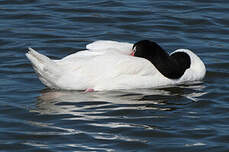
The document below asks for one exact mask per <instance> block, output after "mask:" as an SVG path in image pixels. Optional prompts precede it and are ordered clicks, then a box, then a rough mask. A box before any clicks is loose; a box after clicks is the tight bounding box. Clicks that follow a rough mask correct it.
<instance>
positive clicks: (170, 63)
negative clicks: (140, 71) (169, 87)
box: [133, 40, 191, 79]
mask: <svg viewBox="0 0 229 152" xmlns="http://www.w3.org/2000/svg"><path fill="white" fill-rule="evenodd" d="M134 47H135V48H134ZM134 47H133V48H134V49H135V50H136V52H135V54H134V56H138V57H143V58H145V59H147V60H149V61H150V62H151V63H152V64H153V65H154V66H155V67H156V68H157V70H158V71H159V72H160V73H161V74H163V75H164V76H165V77H167V78H169V79H179V78H180V77H181V76H182V75H183V74H184V72H185V71H186V69H188V68H190V65H191V59H190V57H189V55H188V54H187V53H185V52H175V53H173V54H172V55H169V54H168V53H167V52H166V51H164V50H163V49H162V48H161V47H160V46H159V45H158V44H157V43H155V42H152V41H148V40H143V41H139V42H137V43H136V44H135V45H134Z"/></svg>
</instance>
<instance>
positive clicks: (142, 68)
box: [26, 40, 206, 91]
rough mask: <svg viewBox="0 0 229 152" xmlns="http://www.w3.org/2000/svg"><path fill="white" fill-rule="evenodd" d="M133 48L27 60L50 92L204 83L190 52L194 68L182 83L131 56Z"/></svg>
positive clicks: (109, 46)
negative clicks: (57, 58)
mask: <svg viewBox="0 0 229 152" xmlns="http://www.w3.org/2000/svg"><path fill="white" fill-rule="evenodd" d="M132 47H133V44H130V43H123V42H116V41H102V40H99V41H95V42H93V43H91V44H88V45H87V46H86V48H87V50H84V51H79V52H77V53H74V54H71V55H69V56H66V57H64V58H63V59H61V60H51V59H49V58H48V57H47V56H44V55H42V54H40V53H38V52H36V51H35V50H33V49H32V48H29V52H28V53H26V56H27V57H28V59H29V60H30V61H31V63H32V65H33V67H34V70H35V72H36V73H37V75H38V77H39V79H40V80H41V82H42V83H43V84H44V85H46V86H47V87H49V88H53V89H63V90H86V89H88V88H91V89H93V90H95V91H101V90H117V89H136V88H152V87H158V86H164V85H173V84H179V83H184V82H188V81H197V80H202V79H203V78H204V76H205V73H206V69H205V66H204V64H203V62H202V61H201V60H200V58H199V57H198V56H196V55H195V54H194V53H193V52H191V51H190V50H187V49H179V50H176V51H175V52H186V53H187V54H188V55H189V56H190V59H191V66H190V68H189V69H187V70H186V71H185V73H184V74H183V76H182V77H181V78H179V79H168V78H166V77H165V76H163V75H162V74H161V73H160V72H159V71H158V70H157V69H156V68H155V66H154V65H153V64H152V63H151V62H150V61H148V60H146V59H144V58H139V57H134V56H130V54H131V51H132Z"/></svg>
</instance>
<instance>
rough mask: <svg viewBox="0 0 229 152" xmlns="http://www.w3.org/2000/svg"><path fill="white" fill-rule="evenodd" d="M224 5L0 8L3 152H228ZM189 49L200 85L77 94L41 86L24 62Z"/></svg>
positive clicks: (203, 0) (24, 0) (32, 3)
mask: <svg viewBox="0 0 229 152" xmlns="http://www.w3.org/2000/svg"><path fill="white" fill-rule="evenodd" d="M228 14H229V3H228V2H226V1H220V0H219V1H216V2H213V1H210V0H199V1H197V0H190V1H185V0H181V1H168V0H163V1H158V2H154V1H150V0H142V1H136V0H126V1H121V0H116V1H112V0H96V1H93V2H92V1H89V0H78V1H73V0H65V1H50V0H20V1H18V0H11V1H6V0H2V1H0V33H1V34H0V58H1V60H0V151H4V152H11V151H53V152H54V151H55V152H57V151H163V152H166V151H168V152H171V151H182V152H186V151H190V152H191V151H207V152H223V151H225V152H226V151H228V149H229V146H228V140H229V123H228V122H229V115H228V111H229V104H228V101H229V96H228V91H229V85H228V84H229V68H228V67H229V61H228V58H229V53H228V48H229V43H228V42H229V38H228V35H229V29H228V27H229V20H228ZM100 39H108V40H116V41H125V42H131V43H134V42H136V41H138V40H141V39H150V40H153V41H156V42H158V43H159V44H160V45H161V46H162V47H163V48H164V49H166V50H168V51H169V52H171V51H173V50H175V49H178V48H188V49H191V50H193V51H194V52H195V53H196V54H198V55H199V56H200V57H201V58H202V60H203V61H204V62H205V64H206V67H207V75H206V78H205V80H204V81H203V82H198V83H195V84H190V85H180V86H173V87H167V88H161V89H140V90H139V89H138V90H120V91H110V92H93V93H83V92H77V91H68V92H67V91H54V90H48V89H45V87H44V86H43V85H42V84H41V83H40V82H39V80H38V79H37V77H36V75H35V74H34V71H33V69H32V68H31V65H30V63H29V61H28V60H27V59H26V57H25V55H24V54H25V53H26V50H27V47H33V48H35V49H36V50H39V52H41V53H44V54H46V55H48V56H49V57H51V58H54V59H58V58H62V57H64V56H66V55H69V54H71V53H74V52H77V51H79V50H82V49H84V48H85V45H86V44H88V43H90V42H93V41H95V40H100Z"/></svg>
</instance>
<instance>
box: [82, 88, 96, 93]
mask: <svg viewBox="0 0 229 152" xmlns="http://www.w3.org/2000/svg"><path fill="white" fill-rule="evenodd" d="M94 91H95V90H94V89H92V88H87V89H86V90H85V91H84V92H94Z"/></svg>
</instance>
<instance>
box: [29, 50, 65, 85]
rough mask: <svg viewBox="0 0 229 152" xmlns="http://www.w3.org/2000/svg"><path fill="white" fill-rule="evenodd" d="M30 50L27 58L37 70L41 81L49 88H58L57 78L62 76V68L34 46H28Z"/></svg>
mask: <svg viewBox="0 0 229 152" xmlns="http://www.w3.org/2000/svg"><path fill="white" fill-rule="evenodd" d="M28 49H29V51H28V53H26V56H27V58H28V59H29V60H30V61H31V63H32V65H33V68H34V70H35V72H36V73H37V75H38V77H39V79H40V80H41V82H42V83H43V84H44V85H46V86H47V87H49V88H56V89H57V88H58V87H57V85H56V80H57V79H58V78H59V76H60V73H61V71H60V68H59V67H58V65H57V64H56V63H55V61H53V60H51V59H50V58H48V57H47V56H45V55H42V54H40V53H38V52H37V51H35V50H34V49H32V48H28Z"/></svg>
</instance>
